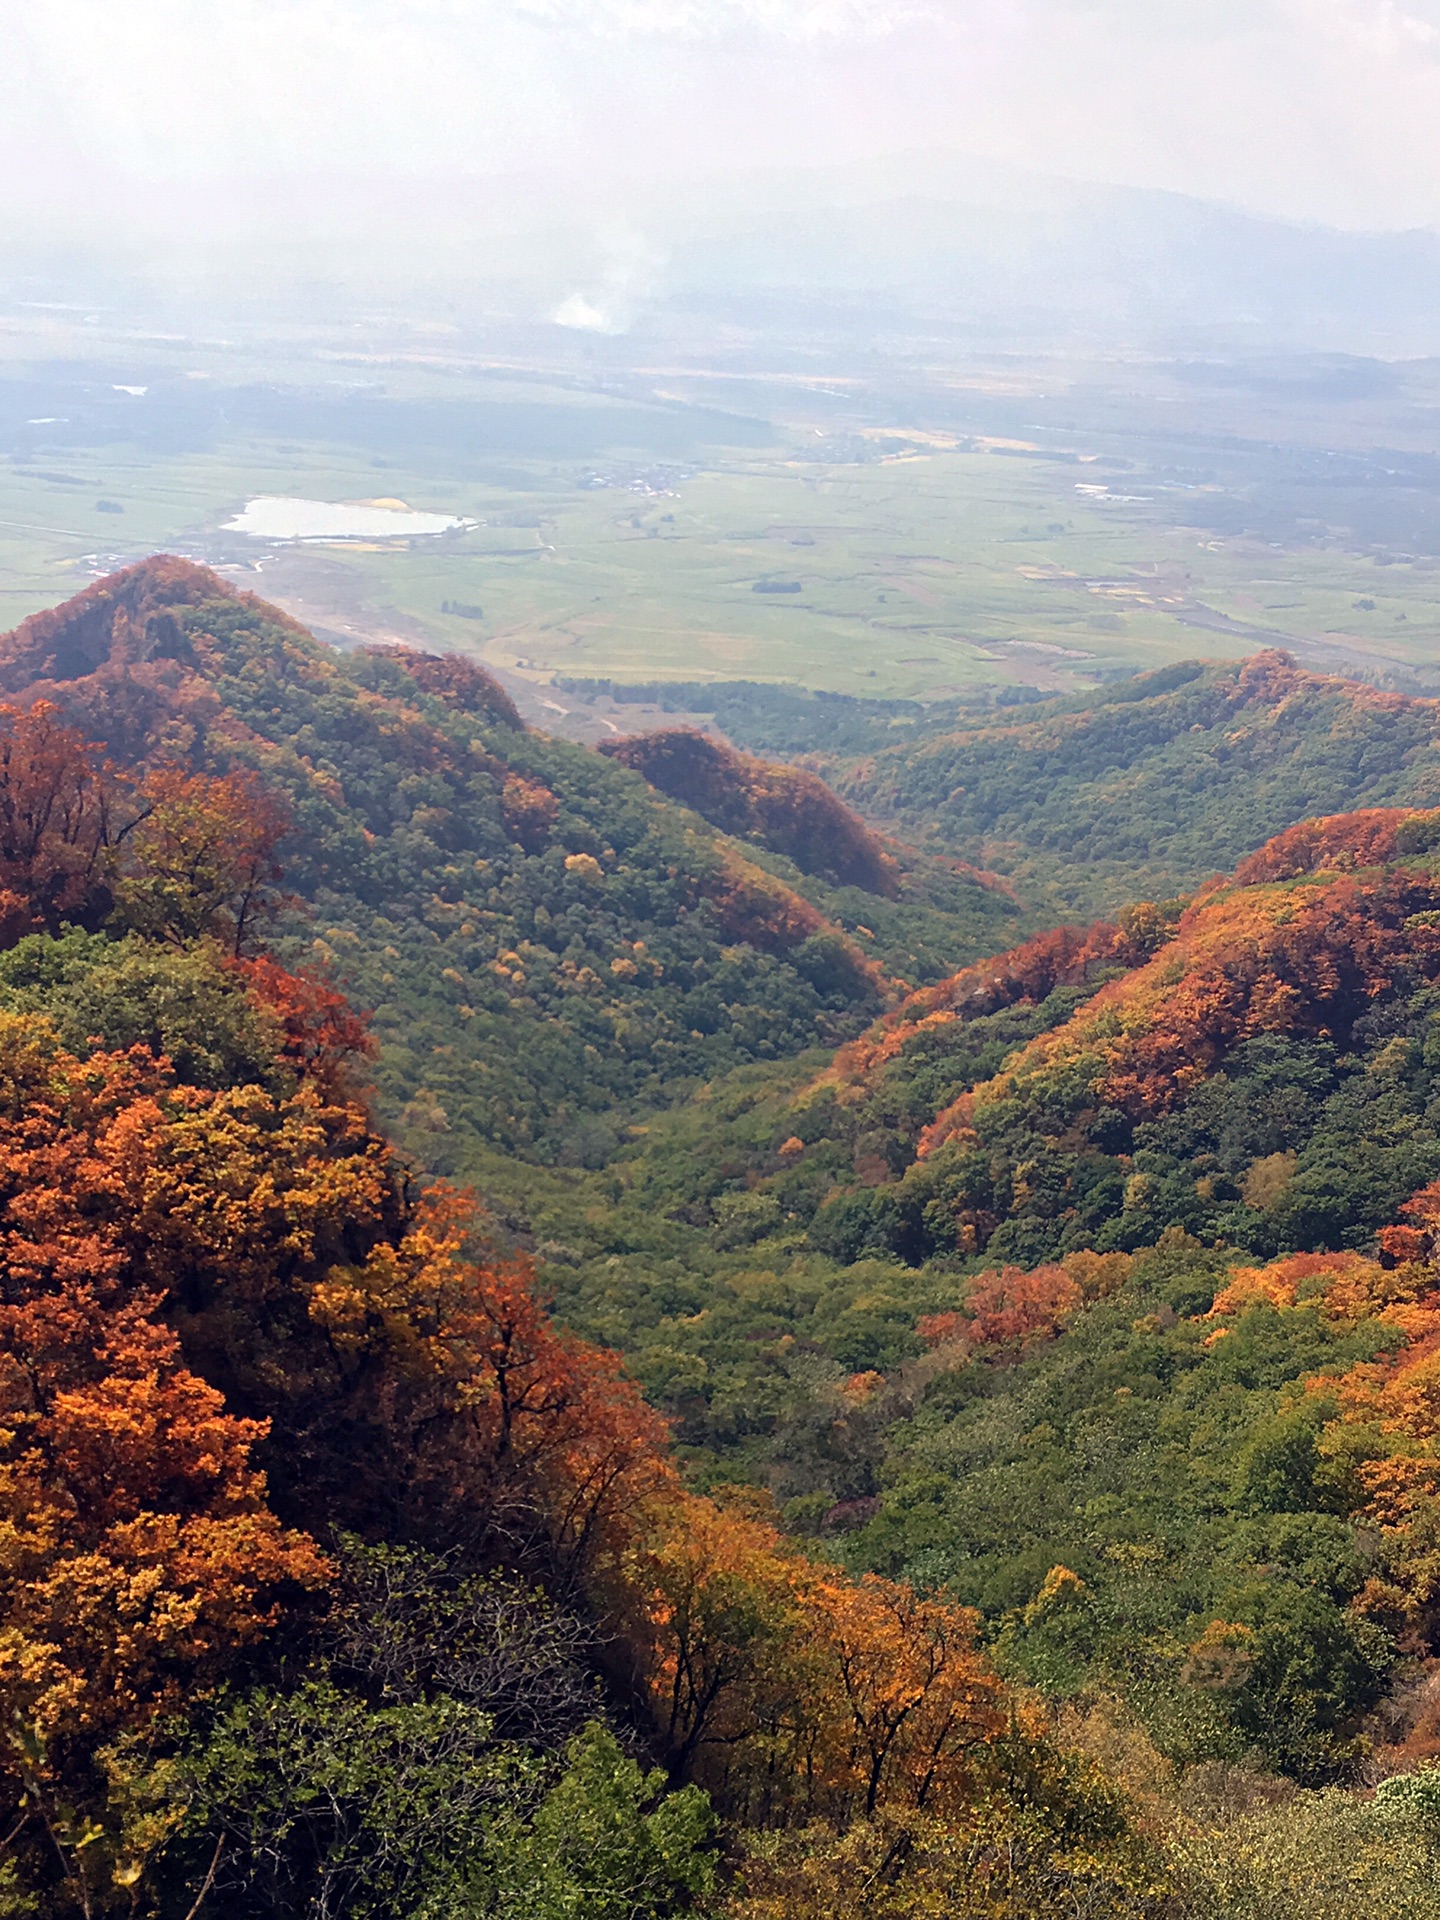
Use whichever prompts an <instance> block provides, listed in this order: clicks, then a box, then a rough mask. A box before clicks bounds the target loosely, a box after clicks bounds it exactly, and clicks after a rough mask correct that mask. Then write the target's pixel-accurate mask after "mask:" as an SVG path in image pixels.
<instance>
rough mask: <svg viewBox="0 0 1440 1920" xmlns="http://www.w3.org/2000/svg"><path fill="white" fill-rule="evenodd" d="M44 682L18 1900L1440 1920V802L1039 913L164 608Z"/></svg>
mask: <svg viewBox="0 0 1440 1920" xmlns="http://www.w3.org/2000/svg"><path fill="white" fill-rule="evenodd" d="M1260 671H1261V676H1262V678H1263V677H1265V676H1273V675H1274V674H1275V673H1278V672H1280V671H1281V669H1280V668H1279V667H1276V666H1275V665H1274V664H1273V663H1271V664H1269V665H1263V666H1262V669H1261V670H1260ZM1284 671H1288V669H1285V670H1284ZM1187 684H1188V683H1187ZM1235 684H1236V685H1237V686H1238V684H1239V679H1238V677H1237V679H1236V682H1235ZM1321 685H1322V688H1323V689H1325V690H1324V691H1323V692H1320V693H1317V692H1314V690H1313V689H1309V690H1307V689H1306V688H1303V687H1302V688H1301V689H1300V691H1299V694H1298V696H1297V698H1298V700H1299V704H1300V706H1301V707H1302V708H1304V707H1305V703H1306V702H1307V701H1309V700H1311V699H1312V697H1313V699H1315V700H1322V699H1323V700H1324V701H1331V700H1338V699H1340V698H1341V696H1340V695H1339V694H1336V693H1335V690H1334V685H1333V684H1332V683H1321ZM1181 691H1183V689H1182V690H1181ZM1272 691H1273V683H1272ZM0 693H3V694H4V695H5V704H3V705H0V1538H3V1540H4V1542H5V1549H4V1553H3V1554H0V1708H3V1713H0V1795H3V1797H4V1802H5V1804H4V1806H3V1808H0V1821H3V1826H0V1832H3V1833H4V1834H5V1836H6V1837H5V1840H4V1842H3V1849H4V1850H3V1854H0V1912H8V1913H12V1914H15V1915H17V1916H19V1915H24V1914H35V1915H38V1916H40V1920H71V1916H85V1917H86V1920H91V1917H92V1916H93V1917H96V1920H98V1917H99V1916H111V1915H114V1916H121V1915H127V1916H135V1917H144V1920H199V1917H200V1916H203V1915H206V1914H209V1913H216V1914H225V1915H227V1916H228V1915H232V1914H233V1915H236V1916H237V1917H238V1920H262V1916H273V1917H274V1920H280V1917H281V1916H286V1920H294V1917H295V1916H301V1915H303V1916H309V1917H310V1920H322V1917H323V1920H330V1917H331V1916H339V1915H341V1914H344V1915H347V1916H352V1915H353V1916H357V1917H358V1920H469V1917H470V1916H477V1915H484V1916H495V1917H496V1920H502V1917H503V1920H571V1917H572V1916H575V1915H577V1914H583V1915H585V1916H587V1920H589V1916H592V1915H593V1916H598V1920H681V1916H686V1915H697V1916H699V1915H710V1916H715V1917H716V1920H719V1916H724V1920H794V1917H795V1916H799V1917H800V1920H835V1916H841V1920H862V1916H864V1920H870V1916H880V1920H918V1917H919V1916H925V1915H936V1916H938V1915H942V1914H943V1915H945V1916H947V1920H949V1917H951V1916H953V1917H954V1920H1074V1916H1076V1915H1086V1916H1089V1917H1090V1920H1280V1916H1285V1920H1290V1916H1293V1915H1295V1914H1297V1913H1304V1914H1306V1915H1307V1916H1309V1915H1313V1916H1316V1920H1432V1917H1433V1915H1434V1914H1435V1912H1436V1910H1437V1888H1440V1570H1437V1569H1440V1562H1437V1557H1436V1544H1435V1543H1436V1540H1437V1538H1440V1452H1437V1449H1440V1398H1437V1371H1436V1367H1437V1363H1436V1354H1437V1352H1440V1077H1437V1076H1440V1040H1437V1033H1440V809H1436V810H1428V809H1425V808H1416V807H1413V806H1391V807H1376V808H1369V809H1367V810H1364V811H1359V812H1353V811H1352V812H1348V813H1345V814H1342V815H1339V816H1330V817H1324V818H1318V819H1309V820H1305V821H1302V822H1299V823H1294V822H1288V821H1287V822H1285V823H1283V824H1284V830H1283V831H1281V832H1280V833H1279V834H1278V835H1277V836H1276V837H1274V838H1272V839H1271V840H1270V841H1269V842H1268V843H1266V844H1264V845H1261V846H1257V845H1255V844H1253V843H1252V844H1249V845H1247V847H1246V848H1245V852H1244V857H1243V858H1242V859H1241V860H1240V861H1239V862H1238V863H1237V864H1236V867H1235V869H1234V871H1233V872H1232V873H1231V874H1230V875H1229V877H1227V878H1223V879H1216V880H1212V881H1209V882H1207V883H1206V884H1204V885H1202V886H1201V887H1200V888H1199V889H1198V891H1192V893H1191V894H1190V895H1189V897H1186V898H1176V899H1169V898H1165V899H1163V900H1161V901H1160V902H1158V903H1155V902H1150V903H1145V902H1141V903H1139V904H1132V905H1129V906H1127V907H1125V908H1124V909H1123V910H1121V911H1119V912H1117V913H1115V914H1114V915H1113V916H1112V917H1111V918H1109V919H1104V920H1100V921H1097V922H1096V923H1095V924H1093V925H1090V926H1088V927H1083V928H1081V927H1067V928H1061V929H1059V930H1055V931H1050V932H1046V933H1040V934H1034V933H1032V934H1031V935H1030V937H1028V938H1019V939H1017V938H1015V937H1012V936H1013V935H1014V934H1016V933H1020V934H1023V933H1025V932H1026V930H1027V929H1026V927H1025V925H1024V923H1023V921H1022V920H1021V916H1020V913H1019V910H1018V909H1017V906H1016V903H1015V902H1014V901H1013V900H1011V899H1010V898H1009V897H1008V896H1007V895H1006V894H1005V893H1004V891H1003V890H1000V889H997V888H996V887H995V886H993V885H991V884H986V883H985V882H984V881H983V880H982V879H977V878H972V877H969V876H967V875H965V874H964V873H963V872H958V871H955V870H953V868H952V869H951V870H949V871H948V872H947V870H945V869H944V868H943V867H940V866H938V865H936V864H935V863H933V862H931V863H927V862H926V861H925V860H923V859H919V858H915V857H912V856H911V855H910V854H909V853H908V852H907V851H906V850H905V849H904V848H903V847H900V846H896V847H894V848H893V849H892V848H889V847H886V848H884V849H882V852H883V857H884V861H885V862H886V863H887V864H886V865H884V866H882V867H881V868H879V869H878V871H877V872H876V873H875V874H874V875H873V876H872V877H874V878H875V879H876V880H877V883H878V882H880V881H881V880H883V881H884V883H885V885H884V887H881V888H880V889H879V890H877V891H875V892H873V893H871V892H867V891H865V890H864V889H862V888H858V887H856V886H854V885H850V886H841V885H838V884H836V883H837V882H838V881H839V880H841V879H842V878H843V877H844V875H843V873H842V871H841V869H840V867H839V866H838V865H835V866H832V869H831V872H832V876H833V877H832V878H831V879H828V880H827V879H824V878H818V879H817V877H816V876H815V875H814V874H813V873H807V872H805V871H802V869H801V866H800V865H798V864H797V857H798V855H799V854H800V853H802V852H805V846H804V844H803V841H802V840H793V841H791V842H790V843H789V845H788V847H787V848H786V849H785V850H782V851H777V845H778V844H779V843H780V841H781V839H782V836H783V833H784V831H785V830H786V829H787V828H788V827H789V826H790V825H793V822H794V819H795V817H796V814H797V811H798V812H799V814H800V815H801V816H802V817H804V818H806V819H811V820H813V819H814V818H816V817H818V816H819V814H821V813H825V814H828V812H829V809H830V808H831V807H832V806H837V805H838V803H836V802H834V801H833V798H831V797H829V796H825V795H824V794H823V793H821V794H820V795H816V794H815V792H814V789H813V788H812V787H811V786H810V784H809V783H808V782H799V783H792V782H790V781H788V780H787V779H786V778H785V777H783V776H782V775H780V774H776V773H773V772H772V771H769V770H766V769H763V768H759V769H757V768H756V766H755V763H752V762H745V761H743V760H742V761H740V762H739V765H738V768H737V766H736V765H735V764H734V757H733V756H729V757H727V756H723V755H722V756H720V757H719V760H718V770H717V769H716V768H712V772H713V773H715V776H716V777H715V779H714V781H712V783H711V785H710V786H709V787H707V788H706V789H705V791H703V792H702V791H699V790H697V791H695V792H693V793H692V794H690V795H689V796H688V797H690V798H692V799H693V800H694V801H695V802H696V805H697V807H699V806H700V803H701V802H702V801H703V802H704V807H705V810H707V811H709V812H710V813H711V814H722V818H723V819H724V822H725V824H726V825H727V826H729V827H730V829H731V833H730V834H728V835H727V834H726V833H722V832H721V831H720V830H719V829H718V828H717V827H716V826H715V825H713V824H711V823H710V822H709V821H707V820H706V819H704V818H702V817H701V812H700V811H692V810H690V809H688V808H686V807H684V806H681V805H679V804H678V803H677V802H676V801H675V800H673V799H670V798H667V797H665V796H664V795H662V794H660V793H658V792H657V791H655V790H654V788H653V787H652V786H651V785H649V784H647V781H646V780H645V779H643V778H642V777H641V775H640V773H638V772H637V771H634V770H632V769H630V768H628V767H626V766H623V765H618V764H615V762H614V760H613V759H611V758H607V757H606V756H603V755H599V754H595V753H593V752H589V751H588V750H585V749H581V748H578V747H571V746H567V745H564V744H562V743H557V742H554V741H549V740H546V739H544V738H541V737H540V736H537V735H534V734H531V733H528V732H527V731H525V730H524V729H523V728H522V727H520V726H519V725H518V723H517V718H516V715H515V713H514V710H513V708H512V707H511V706H510V705H509V703H508V702H507V700H506V699H505V696H504V694H503V693H502V692H501V691H500V690H499V689H498V688H497V687H495V686H494V685H493V683H492V682H490V681H489V680H488V679H487V678H486V676H484V675H483V674H481V673H479V672H478V671H477V670H476V669H474V668H471V667H469V666H467V665H465V664H464V663H463V662H459V661H453V660H438V659H434V658H431V657H429V656H420V655H413V654H407V653H404V652H402V651H398V650H397V651H386V652H384V653H372V654H359V655H341V654H336V653H333V652H331V651H329V650H327V649H325V648H322V647H320V646H319V645H317V643H316V642H314V641H313V640H312V639H311V638H310V637H309V636H308V635H306V634H304V633H303V631H301V630H300V629H298V628H297V627H296V626H295V625H294V624H293V623H292V622H288V621H286V620H285V619H284V618H283V617H282V616H279V615H277V614H276V613H275V612H274V611H273V610H272V609H268V608H266V607H265V606H263V604H261V603H259V602H256V601H253V600H250V599H247V598H244V597H241V596H236V595H234V594H232V593H230V592H229V591H228V590H227V589H226V588H224V586H223V585H222V584H221V583H220V582H219V581H217V580H216V579H215V578H214V577H213V576H210V575H206V574H204V573H203V572H201V571H199V570H197V569H194V568H190V567H187V566H183V565H181V564H180V563H177V562H166V561H160V562H152V563H149V564H147V565H146V566H145V567H143V568H137V569H132V570H131V571H130V572H129V573H128V574H126V575H122V576H119V577H117V579H115V580H113V581H110V582H104V583H101V585H100V586H99V587H98V588H96V589H93V590H91V592H90V593H88V594H87V595H85V596H82V598H81V599H80V600H79V601H78V602H75V603H72V604H71V605H70V606H69V607H67V608H63V609H60V610H58V611H57V613H56V614H54V615H48V616H41V617H40V618H39V619H37V620H35V621H32V622H28V623H26V625H25V626H24V627H22V628H21V629H20V630H18V632H17V633H16V634H15V635H13V636H10V637H9V639H8V640H7V641H5V642H4V643H0ZM1369 697H1370V696H1368V695H1367V696H1364V697H1363V698H1362V697H1357V700H1356V702H1355V705H1356V709H1357V711H1360V712H1361V713H1362V718H1361V719H1360V720H1359V721H1357V722H1356V724H1357V726H1358V727H1359V728H1360V730H1361V732H1362V733H1364V734H1365V735H1366V737H1367V738H1368V737H1369V732H1368V730H1369V729H1371V727H1372V721H1371V719H1370V718H1369V717H1367V716H1368V715H1369V713H1370V709H1369V708H1368V707H1367V706H1366V705H1365V702H1366V700H1368V699H1369ZM1284 704H1285V703H1284V701H1283V700H1281V701H1280V702H1279V703H1278V706H1277V708H1276V711H1277V713H1278V712H1280V711H1281V709H1283V707H1284ZM1419 706H1420V703H1402V708H1401V709H1399V710H1398V711H1399V712H1400V713H1401V719H1402V721H1404V724H1405V725H1408V724H1410V722H1409V720H1408V719H1406V716H1407V715H1409V716H1410V717H1411V718H1414V715H1413V714H1412V708H1413V709H1418V708H1419ZM1327 710H1328V709H1327ZM1384 710H1385V711H1388V709H1384ZM1331 722H1332V732H1338V731H1340V730H1341V716H1340V713H1339V709H1338V708H1337V709H1336V710H1335V711H1334V712H1332V713H1331ZM1276 724H1277V725H1278V724H1279V721H1278V720H1277V722H1276ZM1286 724H1288V722H1287V723H1286ZM1306 724H1307V726H1308V722H1307V723H1306ZM1419 724H1420V722H1419V720H1418V719H1416V720H1415V725H1416V727H1417V728H1418V727H1419ZM1303 730H1304V729H1302V731H1303ZM693 738H695V736H687V739H693ZM1197 738H1198V736H1197ZM1407 738H1408V736H1407V735H1406V734H1405V732H1404V726H1403V725H1402V726H1400V729H1399V733H1398V735H1397V742H1398V744H1397V752H1402V751H1404V752H1408V750H1409V749H1408V747H1406V745H1405V742H1406V740H1407ZM1422 748H1423V743H1422V745H1421V746H1417V747H1416V751H1415V756H1414V764H1413V766H1412V767H1411V768H1410V769H1409V770H1408V771H1406V772H1405V777H1406V778H1409V777H1410V775H1411V774H1414V775H1415V777H1416V778H1417V779H1418V778H1419V777H1420V775H1421V774H1423V772H1424V764H1423V763H1424V751H1428V749H1424V750H1422ZM688 751H689V749H688V747H686V746H684V745H683V744H682V748H681V752H682V754H683V753H684V752H688ZM1375 751H1376V753H1377V754H1378V752H1379V749H1378V747H1377V748H1376V749H1375ZM639 757H640V758H641V759H646V758H648V757H649V750H648V749H647V750H645V751H644V752H642V753H640V755H639ZM658 771H661V770H658V769H657V768H656V767H655V766H654V765H653V764H652V765H651V766H650V767H649V772H650V774H651V776H652V778H654V777H655V776H656V775H657V772H658ZM1371 771H1372V772H1374V769H1373V768H1371ZM1402 771H1403V770H1402ZM1397 777H1399V776H1397ZM1375 778H1376V779H1377V780H1378V779H1379V778H1380V776H1379V774H1378V773H1375ZM659 784H664V782H663V781H661V782H659ZM1238 791H1240V787H1239V785H1238V784H1237V785H1236V786H1235V787H1234V788H1233V792H1238ZM1276 791H1277V792H1278V789H1277V790H1276ZM777 796H778V798H777ZM1271 799H1272V801H1274V804H1276V805H1278V804H1279V803H1278V800H1275V799H1274V795H1273V794H1272V796H1271ZM742 803H744V804H746V805H748V809H749V810H748V811H740V810H739V809H741V808H742ZM812 803H813V810H812ZM1266 804H1267V805H1268V804H1271V802H1270V801H1267V802H1266ZM723 807H730V808H734V809H737V811H734V812H732V813H722V808H723ZM842 817H843V818H845V819H847V820H848V816H842ZM843 838H844V840H845V843H846V844H848V845H850V846H851V847H852V848H856V847H858V848H864V847H866V846H867V845H868V844H870V843H869V841H868V836H867V831H866V829H865V828H864V827H863V826H862V825H861V824H860V823H858V822H851V823H849V824H847V825H846V826H845V828H844V836H843ZM806 858H807V864H811V865H814V864H819V863H818V862H817V861H811V860H810V859H809V855H808V854H807V856H806ZM892 860H893V862H894V865H893V869H892V868H891V867H890V866H889V865H888V863H889V862H891V861H892ZM852 878H853V872H852ZM886 888H889V889H890V890H892V891H894V892H895V893H896V894H897V895H898V897H897V898H896V899H894V900H891V899H889V898H887V897H886ZM861 902H863V903H864V912H865V915H866V918H865V919H864V921H863V922H861V921H860V919H859V903H861ZM887 914H889V915H890V916H891V918H890V919H889V920H888V922H887V921H886V919H885V917H884V916H885V915H887ZM887 928H888V932H887V931H886V929H887ZM922 936H923V939H922ZM947 941H949V942H950V943H951V952H952V964H951V966H950V968H949V969H948V970H945V971H944V975H943V977H932V978H931V979H930V981H929V984H922V985H918V986H917V985H916V984H915V982H916V980H917V978H919V977H921V976H922V975H923V974H924V972H925V971H926V969H922V968H918V967H913V966H912V967H911V968H910V970H909V971H908V972H907V971H905V970H904V969H902V968H900V967H899V966H898V965H897V964H896V958H897V956H898V955H900V954H901V953H903V952H907V951H908V952H909V954H910V955H911V957H912V959H913V958H914V957H915V953H916V947H917V945H923V944H924V943H925V942H929V943H930V947H929V949H927V950H930V951H934V950H937V949H938V948H940V947H942V946H943V945H944V944H945V943H946V942H947ZM907 943H908V945H907ZM987 954H988V955H995V954H998V956H999V957H998V958H984V957H979V956H982V955H987ZM957 968H958V970H956V969H957ZM940 971H941V970H940V969H934V970H933V972H934V973H937V974H938V973H939V972H940ZM367 986H373V987H374V988H375V989H376V991H375V995H374V998H373V1000H369V1001H367V1000H366V999H365V998H364V997H363V993H364V989H365V988H366V987H367ZM347 988H349V989H352V990H353V989H357V988H358V989H359V990H360V996H361V997H356V996H355V995H354V993H353V992H352V993H351V994H347V992H346V991H345V989H347ZM370 1008H373V1009H374V1011H373V1014H372V1015H370V1017H367V1013H368V1010H369V1009H370ZM387 1111H388V1112H391V1113H394V1114H395V1115H396V1117H397V1119H398V1121H399V1133H400V1136H401V1137H400V1140H399V1141H398V1143H397V1142H396V1141H395V1140H393V1139H392V1138H391V1137H390V1134H389V1131H388V1129H387V1127H386V1126H385V1124H384V1115H385V1113H386V1112H387ZM457 1166H459V1167H469V1168H471V1169H473V1170H475V1171H479V1172H482V1173H483V1174H484V1176H485V1184H484V1187H483V1188H482V1190H481V1191H480V1192H479V1193H478V1194H476V1193H472V1192H470V1191H468V1190H466V1189H463V1188H458V1187H455V1186H452V1185H450V1184H448V1183H447V1182H446V1181H445V1180H444V1179H443V1178H439V1177H437V1176H438V1175H442V1174H443V1173H444V1172H445V1171H446V1169H447V1167H448V1168H454V1167H457ZM492 1181H493V1183H494V1184H493V1185H492V1184H491V1183H492Z"/></svg>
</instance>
